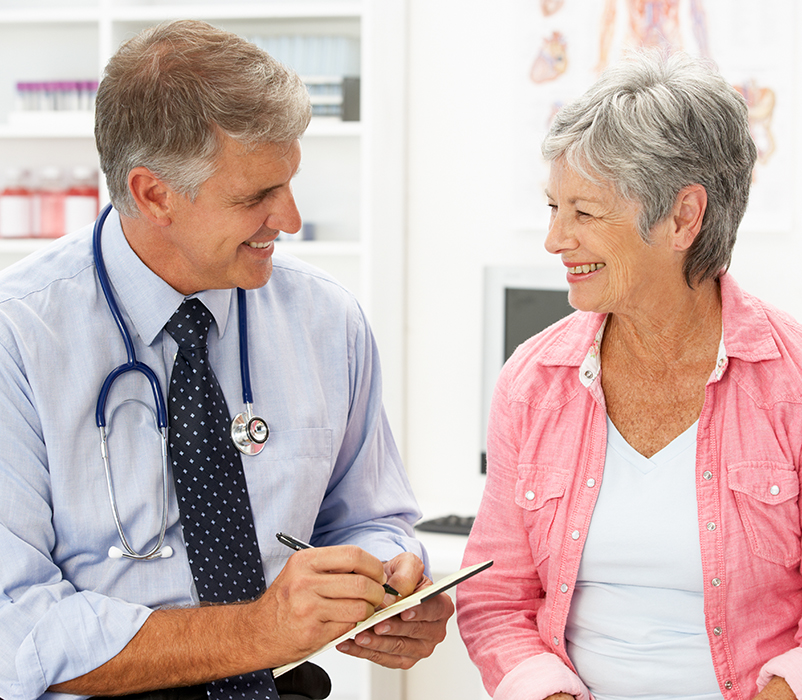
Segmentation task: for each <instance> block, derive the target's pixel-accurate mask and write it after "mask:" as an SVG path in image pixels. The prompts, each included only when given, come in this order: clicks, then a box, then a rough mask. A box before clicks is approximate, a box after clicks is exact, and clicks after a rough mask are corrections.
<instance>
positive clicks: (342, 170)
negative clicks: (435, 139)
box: [0, 0, 406, 435]
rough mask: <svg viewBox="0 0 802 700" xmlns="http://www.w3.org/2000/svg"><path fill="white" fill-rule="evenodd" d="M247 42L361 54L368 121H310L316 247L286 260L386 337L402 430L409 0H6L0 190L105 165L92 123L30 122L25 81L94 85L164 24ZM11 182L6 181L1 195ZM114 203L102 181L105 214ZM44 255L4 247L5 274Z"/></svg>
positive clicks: (81, 118)
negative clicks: (192, 25)
mask: <svg viewBox="0 0 802 700" xmlns="http://www.w3.org/2000/svg"><path fill="white" fill-rule="evenodd" d="M176 18H192V19H203V20H207V21H209V22H211V23H212V24H215V25H217V26H220V27H222V28H225V29H229V30H231V31H234V32H236V33H238V34H240V35H241V36H245V37H247V38H255V37H256V38H262V39H264V38H270V37H272V38H275V37H279V36H284V37H295V36H301V37H304V36H305V37H309V36H317V37H321V36H340V37H346V38H348V39H349V40H350V46H351V50H352V52H353V46H354V45H356V46H357V47H358V48H357V52H356V58H355V59H354V57H353V56H352V57H351V64H352V65H354V60H355V61H356V62H355V66H356V70H357V71H358V72H359V73H360V74H361V90H360V96H361V110H360V111H361V119H360V120H359V121H340V120H339V119H336V118H332V117H325V118H318V117H316V118H314V119H313V121H312V124H311V126H310V128H309V130H308V132H307V134H306V135H305V136H304V138H303V141H302V148H303V161H302V168H301V173H300V174H299V176H298V177H297V178H296V180H295V182H294V188H295V191H296V194H297V199H298V204H299V208H300V210H301V214H302V216H303V217H304V220H305V222H308V223H312V224H314V233H315V240H313V241H299V242H295V241H293V240H288V241H287V242H286V243H283V244H281V245H282V247H284V248H285V249H286V250H289V251H292V252H294V253H295V254H297V255H298V256H299V257H302V258H304V259H307V260H309V261H310V262H312V263H314V264H316V265H319V266H320V267H322V268H324V269H326V270H327V271H329V272H330V273H331V274H333V275H334V276H335V277H336V278H337V279H339V280H340V281H341V282H342V283H343V284H345V285H346V286H347V287H348V288H350V289H351V290H352V291H354V292H355V293H356V294H357V296H358V297H359V299H360V301H361V302H362V304H363V306H364V307H365V308H366V310H367V312H368V314H369V316H370V318H371V322H372V324H373V327H374V331H375V333H376V336H377V338H378V339H379V343H380V349H381V352H382V359H383V366H384V369H385V374H386V378H385V383H386V399H387V400H386V404H387V408H388V413H389V414H390V417H391V420H392V421H393V425H394V428H395V430H396V433H397V435H401V434H402V433H403V425H402V418H403V416H402V408H403V401H402V398H401V397H402V389H403V386H402V381H401V377H402V368H403V357H402V352H403V341H402V335H401V333H402V327H403V319H402V310H403V284H404V260H403V234H404V226H405V224H404V215H403V209H404V202H403V196H404V182H405V178H404V162H405V155H404V143H403V139H404V135H405V129H404V99H405V96H404V94H403V88H404V70H405V58H404V57H405V50H406V43H405V37H404V33H405V25H406V16H405V0H250V1H247V0H241V1H240V2H232V3H223V2H204V1H203V0H194V1H192V2H190V1H188V0H173V1H172V2H162V1H160V0H4V2H2V3H0V59H1V60H0V180H1V179H2V178H3V174H4V171H5V170H6V169H7V168H9V167H23V168H28V169H33V170H38V169H41V168H43V167H46V166H58V167H60V168H72V167H73V166H88V167H92V168H97V167H98V165H97V156H96V152H95V146H94V139H93V135H92V119H91V115H90V114H75V113H49V114H37V113H25V114H22V115H21V114H20V113H19V112H18V109H17V105H16V104H15V95H16V89H15V88H16V84H17V83H18V82H27V81H31V82H33V81H39V82H43V81H59V80H60V81H65V80H88V79H93V80H97V79H99V77H100V73H101V70H102V67H103V66H104V65H105V63H106V61H107V60H108V58H109V56H110V55H111V54H112V53H113V52H114V51H115V50H116V48H117V47H118V46H119V44H120V43H121V42H122V41H124V40H125V39H126V38H129V37H131V36H132V35H134V34H135V33H137V32H138V31H140V30H141V29H143V28H145V27H147V26H150V25H153V24H155V23H157V22H160V21H162V20H167V19H176ZM1 186H2V182H1V181H0V187H1ZM105 199H107V197H106V195H105V192H104V188H103V183H102V178H101V205H102V204H103V203H104V200H105ZM41 245H43V242H42V241H40V240H22V239H15V240H13V241H10V240H3V239H1V238H0V265H5V264H8V263H9V262H12V261H13V260H15V259H18V258H19V257H21V256H22V255H25V254H26V253H28V252H30V251H32V250H34V249H36V248H37V247H40V246H41Z"/></svg>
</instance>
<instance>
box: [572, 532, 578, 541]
mask: <svg viewBox="0 0 802 700" xmlns="http://www.w3.org/2000/svg"><path fill="white" fill-rule="evenodd" d="M571 539H572V540H578V539H579V530H574V531H573V532H572V533H571Z"/></svg>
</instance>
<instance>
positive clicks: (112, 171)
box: [95, 20, 311, 217]
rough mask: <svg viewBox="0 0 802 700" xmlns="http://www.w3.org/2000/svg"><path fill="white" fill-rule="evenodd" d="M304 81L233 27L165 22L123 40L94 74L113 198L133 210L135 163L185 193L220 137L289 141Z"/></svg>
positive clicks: (297, 122)
mask: <svg viewBox="0 0 802 700" xmlns="http://www.w3.org/2000/svg"><path fill="white" fill-rule="evenodd" d="M310 117H311V107H310V103H309V95H308V93H307V90H306V87H305V86H304V85H303V83H302V82H301V80H300V78H299V77H298V76H297V75H296V74H295V73H294V72H293V71H291V70H290V69H288V68H286V67H285V66H283V65H282V64H281V63H279V62H278V61H276V60H275V59H273V58H271V57H270V56H269V55H268V54H267V53H265V52H264V51H262V50H261V49H259V48H258V47H256V46H255V45H253V44H251V43H250V42H248V41H245V40H244V39H242V38H241V37H239V36H237V35H236V34H232V33H230V32H226V31H223V30H220V29H217V28H215V27H213V26H211V25H210V24H207V23H205V22H199V21H194V20H181V21H175V22H164V23H162V24H159V25H157V26H156V27H153V28H151V29H147V30H145V31H144V32H142V33H140V34H138V35H137V36H135V37H134V38H133V39H130V40H129V41H127V42H126V43H124V44H123V45H122V46H121V47H120V48H119V50H118V51H117V53H116V54H115V55H114V56H113V57H112V58H111V60H110V61H109V63H108V65H107V66H106V70H105V73H104V76H103V79H102V80H101V83H100V86H99V88H98V93H97V104H96V109H95V141H96V143H97V149H98V152H99V154H100V167H101V169H102V170H103V172H104V173H105V175H106V182H107V184H108V188H109V195H110V197H111V201H112V203H113V204H114V206H115V207H116V208H117V209H118V210H119V211H120V212H121V213H123V214H125V215H127V216H131V217H136V216H138V215H139V211H138V208H137V206H136V203H135V201H134V198H133V197H132V196H131V193H130V191H129V189H128V174H129V173H130V172H131V170H132V169H134V168H136V167H139V166H144V167H146V168H148V169H149V170H151V171H152V172H153V173H154V174H156V175H157V176H158V177H159V178H161V179H162V180H164V181H165V182H166V183H167V184H169V185H170V187H172V188H173V189H175V190H176V191H177V192H179V193H180V194H182V195H184V196H186V197H188V198H189V199H190V200H194V198H195V197H196V196H197V193H198V190H199V189H200V186H201V185H202V184H203V183H204V182H205V181H206V180H207V179H208V178H209V177H211V176H212V175H213V174H214V172H215V169H216V161H217V158H218V157H219V155H220V153H221V149H222V146H223V139H224V137H225V136H229V137H231V138H232V139H234V140H235V141H237V142H239V143H241V144H243V145H245V146H247V147H258V146H260V145H264V144H268V143H290V142H292V141H294V140H295V139H298V138H300V137H301V135H302V134H303V133H304V131H305V130H306V127H307V126H308V125H309V120H310Z"/></svg>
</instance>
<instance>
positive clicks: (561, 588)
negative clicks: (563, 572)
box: [560, 583, 568, 593]
mask: <svg viewBox="0 0 802 700" xmlns="http://www.w3.org/2000/svg"><path fill="white" fill-rule="evenodd" d="M560 590H561V591H562V592H563V593H568V584H567V583H564V584H563V585H562V586H560Z"/></svg>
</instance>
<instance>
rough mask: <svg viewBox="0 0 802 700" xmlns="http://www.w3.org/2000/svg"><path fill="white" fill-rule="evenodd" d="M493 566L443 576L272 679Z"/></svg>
mask: <svg viewBox="0 0 802 700" xmlns="http://www.w3.org/2000/svg"><path fill="white" fill-rule="evenodd" d="M492 565H493V561H492V560H490V561H484V562H481V563H480V564H474V565H473V566H466V567H465V568H464V569H460V570H459V571H455V572H454V573H453V574H450V575H449V576H445V577H444V578H441V579H440V580H439V581H438V582H437V583H434V584H432V585H431V586H428V587H427V588H422V589H421V590H419V591H418V592H417V593H413V594H411V595H408V596H407V597H406V598H402V599H401V600H399V601H398V602H397V603H393V604H392V605H390V606H388V607H386V608H382V609H381V610H379V611H378V612H376V613H374V614H373V615H371V616H370V617H369V618H368V619H367V620H365V621H364V622H360V623H359V624H358V625H357V626H356V627H354V628H353V629H351V630H348V632H346V633H345V634H343V635H341V636H339V637H337V639H333V640H332V641H330V642H329V643H328V644H326V645H324V646H322V647H320V649H318V650H317V651H313V652H312V653H311V654H309V655H308V656H305V657H304V658H303V659H298V661H293V662H292V663H289V664H284V665H283V666H278V667H277V668H274V669H273V677H274V678H278V677H279V676H280V675H282V674H283V673H287V671H291V670H292V669H294V668H295V667H296V666H300V665H301V664H302V663H303V662H304V661H309V659H312V658H314V657H315V656H317V655H318V654H322V653H323V652H324V651H328V650H329V649H331V648H332V647H335V646H337V645H338V644H340V643H341V642H344V641H345V640H346V639H351V638H352V637H354V636H356V635H357V634H359V633H360V632H364V631H365V630H366V629H370V628H371V627H373V626H374V625H378V624H379V623H380V622H382V621H383V620H386V619H388V618H390V617H394V616H395V615H398V614H399V613H402V612H404V610H409V608H412V607H414V606H416V605H419V604H420V603H423V602H424V601H426V600H428V599H429V598H432V597H433V596H436V595H437V594H438V593H442V592H443V591H445V590H447V589H449V588H451V587H452V586H456V585H457V584H458V583H460V582H461V581H464V580H465V579H467V578H470V577H471V576H473V575H474V574H478V573H479V572H480V571H484V570H485V569H487V568H488V567H490V566H492Z"/></svg>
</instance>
